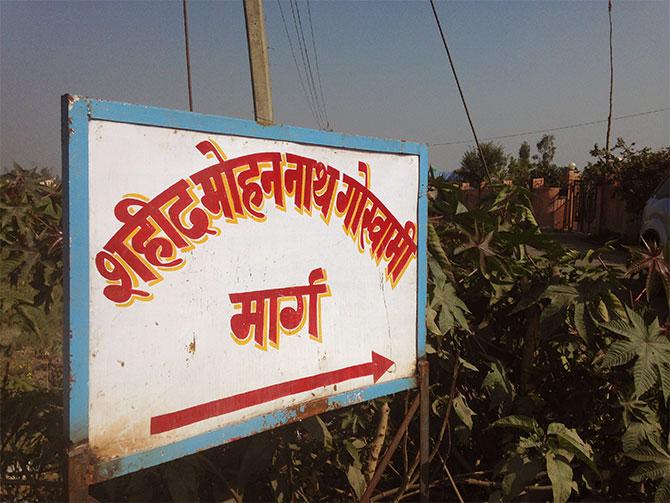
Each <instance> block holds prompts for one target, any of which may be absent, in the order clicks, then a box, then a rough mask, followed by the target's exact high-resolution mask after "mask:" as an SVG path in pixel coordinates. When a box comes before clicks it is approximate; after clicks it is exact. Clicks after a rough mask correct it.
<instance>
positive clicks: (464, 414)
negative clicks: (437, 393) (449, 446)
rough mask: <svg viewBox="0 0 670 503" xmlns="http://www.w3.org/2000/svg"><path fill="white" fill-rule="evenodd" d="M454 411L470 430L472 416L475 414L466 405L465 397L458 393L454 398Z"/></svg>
mask: <svg viewBox="0 0 670 503" xmlns="http://www.w3.org/2000/svg"><path fill="white" fill-rule="evenodd" d="M454 412H456V415H457V416H458V417H459V419H460V420H461V421H463V424H465V426H467V427H468V429H469V430H472V416H476V415H477V414H476V413H475V412H474V411H473V410H472V409H471V408H470V407H468V404H467V403H466V402H465V398H464V397H463V395H461V394H460V393H459V394H458V395H457V396H456V397H455V398H454Z"/></svg>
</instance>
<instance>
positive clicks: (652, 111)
mask: <svg viewBox="0 0 670 503" xmlns="http://www.w3.org/2000/svg"><path fill="white" fill-rule="evenodd" d="M669 110H670V108H667V107H666V108H658V109H656V110H647V111H646V112H639V113H635V114H628V115H619V116H618V117H612V120H613V121H616V120H621V119H630V118H632V117H641V116H643V115H651V114H657V113H660V112H667V111H669ZM604 122H607V119H602V120H597V121H588V122H578V123H575V124H568V125H567V126H559V127H552V128H544V129H536V130H534V131H523V132H521V133H512V134H506V135H501V136H489V137H487V138H482V140H483V141H490V140H504V139H506V138H517V137H519V136H528V135H532V134H540V133H548V132H550V131H562V130H564V129H572V128H576V127H583V126H593V125H595V124H603V123H604ZM470 142H471V140H457V141H448V142H440V143H429V145H430V146H433V147H438V146H445V145H463V144H465V143H470Z"/></svg>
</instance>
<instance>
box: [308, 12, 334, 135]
mask: <svg viewBox="0 0 670 503" xmlns="http://www.w3.org/2000/svg"><path fill="white" fill-rule="evenodd" d="M307 17H308V18H309V31H310V33H311V34H312V50H313V51H314V62H315V63H316V77H317V80H318V83H319V94H320V95H321V104H322V105H323V114H324V116H325V117H326V129H328V130H330V121H329V120H328V113H327V109H326V97H325V95H324V93H323V84H322V83H321V70H320V69H319V55H318V53H317V52H316V42H315V38H314V24H313V23H312V9H311V8H310V0H307Z"/></svg>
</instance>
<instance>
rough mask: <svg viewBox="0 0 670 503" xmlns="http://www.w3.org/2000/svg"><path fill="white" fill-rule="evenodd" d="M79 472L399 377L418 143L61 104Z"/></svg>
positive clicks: (419, 216)
mask: <svg viewBox="0 0 670 503" xmlns="http://www.w3.org/2000/svg"><path fill="white" fill-rule="evenodd" d="M63 109H64V114H63V128H64V131H63V132H64V141H63V145H64V149H65V150H64V164H65V166H64V174H65V176H66V186H67V191H68V197H67V201H68V219H67V228H68V238H69V250H68V259H67V266H68V305H67V314H68V317H69V320H68V333H67V337H66V342H67V343H68V344H67V348H66V350H67V351H68V353H69V358H68V361H69V362H70V364H69V368H68V372H69V381H70V383H71V385H70V390H69V396H68V405H69V407H68V411H67V415H68V424H69V434H70V440H71V441H72V443H73V446H75V447H74V448H73V449H72V451H71V452H72V453H76V454H72V455H76V456H78V457H79V458H80V459H84V460H85V464H87V473H88V474H89V475H86V476H87V477H88V480H87V481H88V483H93V482H97V481H101V480H105V479H108V478H111V477H115V476H118V475H122V474H125V473H130V472H132V471H135V470H138V469H141V468H146V467H148V466H152V465H156V464H158V463H162V462H165V461H169V460H171V459H176V458H178V457H181V456H185V455H188V454H191V453H194V452H197V451H199V450H202V449H204V448H208V447H212V446H215V445H220V444H223V443H226V442H230V441H232V440H235V439H237V438H241V437H245V436H248V435H251V434H254V433H257V432H260V431H263V430H267V429H271V428H274V427H276V426H279V425H281V424H285V423H288V422H292V421H296V420H299V419H301V418H303V417H307V416H309V415H312V414H315V413H319V412H323V411H326V410H331V409H334V408H337V407H341V406H345V405H350V404H354V403H359V402H362V401H365V400H370V399H373V398H377V397H380V396H384V395H388V394H391V393H396V392H398V391H402V390H406V389H410V388H412V387H415V386H416V364H417V359H418V358H420V357H421V356H423V354H424V341H425V331H424V305H425V288H426V278H425V275H426V269H425V268H426V263H425V239H426V234H425V232H426V220H425V219H426V196H425V194H426V183H427V166H428V156H427V149H426V147H425V146H423V145H419V144H414V143H408V142H400V141H392V140H380V139H373V138H362V137H353V136H344V135H341V134H336V133H328V132H322V131H313V130H307V129H301V128H293V127H285V126H270V127H263V126H260V125H258V124H256V123H253V122H249V121H242V120H237V119H229V118H224V117H216V116H208V115H202V114H193V113H187V112H180V111H174V110H164V109H158V108H148V107H140V106H134V105H127V104H121V103H110V102H103V101H98V100H91V99H86V98H78V97H70V96H68V97H65V98H64V102H63Z"/></svg>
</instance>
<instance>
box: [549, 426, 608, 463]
mask: <svg viewBox="0 0 670 503" xmlns="http://www.w3.org/2000/svg"><path fill="white" fill-rule="evenodd" d="M547 434H548V435H554V436H556V438H558V441H559V446H560V447H561V448H563V449H567V450H569V451H571V452H572V453H574V454H575V455H576V456H577V457H578V458H579V459H581V460H582V461H584V462H585V463H586V464H587V465H588V466H589V468H591V470H593V471H594V472H596V473H598V468H597V467H596V464H595V461H594V459H593V449H592V448H591V446H590V445H589V444H587V443H586V442H584V441H583V440H582V439H581V438H580V436H579V434H578V433H577V432H576V431H575V430H574V429H569V428H567V427H566V426H565V425H564V424H562V423H551V424H550V425H549V427H548V428H547Z"/></svg>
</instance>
